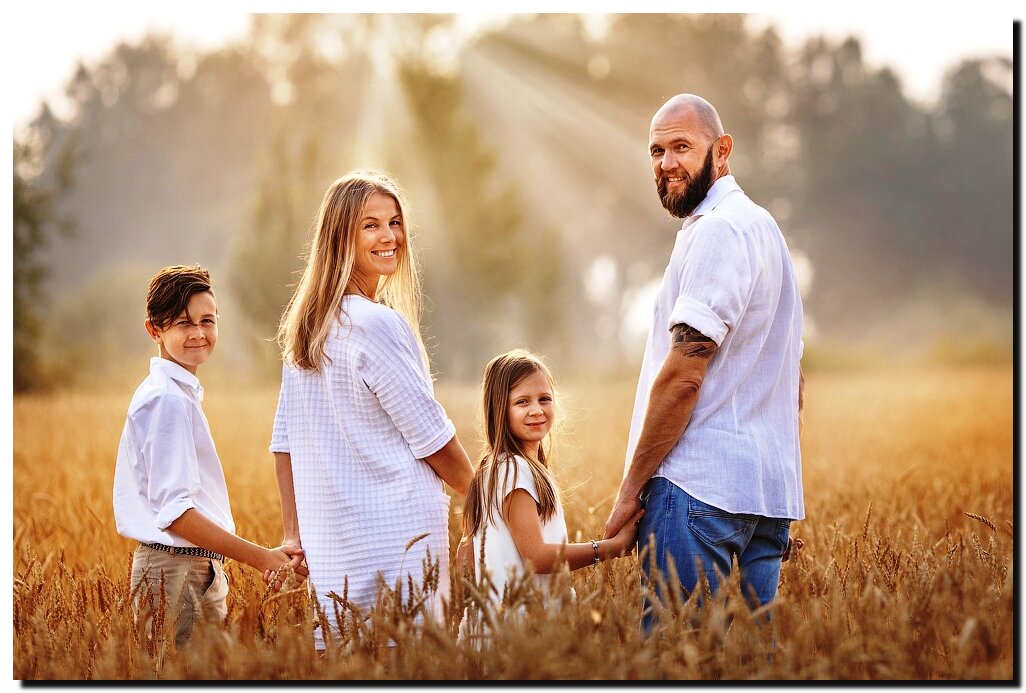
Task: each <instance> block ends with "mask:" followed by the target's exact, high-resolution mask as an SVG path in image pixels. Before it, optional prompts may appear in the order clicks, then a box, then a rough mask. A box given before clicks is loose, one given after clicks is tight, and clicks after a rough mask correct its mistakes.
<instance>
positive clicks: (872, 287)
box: [789, 38, 933, 336]
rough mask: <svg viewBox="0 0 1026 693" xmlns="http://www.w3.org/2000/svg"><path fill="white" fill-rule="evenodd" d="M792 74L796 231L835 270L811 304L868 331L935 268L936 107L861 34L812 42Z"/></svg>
mask: <svg viewBox="0 0 1026 693" xmlns="http://www.w3.org/2000/svg"><path fill="white" fill-rule="evenodd" d="M792 79H793V106H792V109H791V111H790V114H789V124H790V125H791V126H792V127H793V128H794V130H795V131H796V132H798V133H799V155H798V160H797V162H796V164H797V165H796V166H795V167H794V169H793V174H792V177H793V182H794V184H795V185H794V199H795V203H796V204H795V213H794V225H793V232H794V234H795V236H796V237H797V238H798V240H799V242H800V243H801V244H802V247H804V248H805V249H806V250H807V251H808V253H809V255H810V257H811V259H812V263H813V266H814V267H815V268H816V272H817V274H819V275H820V276H828V277H830V281H829V283H823V284H820V285H819V286H818V287H817V290H816V291H815V292H814V293H813V294H812V295H811V296H809V297H808V298H807V305H808V307H809V308H810V309H811V310H812V312H813V313H814V314H815V315H817V316H819V319H820V323H821V325H830V326H831V327H833V328H836V329H839V330H842V331H843V332H844V333H845V334H846V335H847V336H854V335H856V334H860V333H861V334H862V335H865V334H866V333H867V327H868V326H869V325H870V324H872V323H874V322H876V321H879V320H880V319H883V318H884V317H885V316H886V315H887V314H889V313H890V312H892V311H893V308H894V306H895V304H896V303H897V302H898V301H899V300H900V297H901V296H903V295H906V294H907V293H908V292H909V291H910V290H911V289H912V287H913V286H915V284H916V281H917V280H918V279H920V278H921V277H922V276H923V274H924V273H926V272H930V271H932V269H933V268H931V267H930V266H929V265H924V264H923V263H921V262H920V261H919V260H918V258H920V257H922V256H923V255H924V254H929V244H924V242H923V241H924V239H926V238H927V237H928V234H929V232H930V221H929V219H928V217H927V215H926V214H924V210H926V209H928V208H929V206H930V205H931V204H932V202H931V200H930V194H931V193H930V191H929V186H928V180H927V178H926V175H927V173H928V171H927V167H928V166H929V165H930V163H929V162H930V161H931V157H932V156H933V151H932V150H933V146H932V138H931V132H930V129H929V127H928V121H927V115H926V113H924V112H923V111H922V110H920V109H918V108H917V107H915V106H914V105H913V104H911V103H909V102H908V101H907V100H906V99H905V97H904V96H903V95H902V92H901V85H900V82H899V81H898V79H897V78H896V77H895V75H894V73H893V72H891V71H890V70H889V69H887V68H883V69H881V70H878V71H871V70H869V69H867V68H866V66H865V64H864V63H863V60H862V50H861V45H860V44H859V42H858V40H857V39H854V38H848V39H846V40H844V41H841V42H840V43H838V44H836V45H834V44H831V43H830V42H829V41H827V40H825V39H816V40H812V41H810V42H808V43H807V44H806V45H805V47H804V48H803V50H802V52H801V54H800V56H799V60H798V61H797V63H796V64H795V66H794V70H793V75H792Z"/></svg>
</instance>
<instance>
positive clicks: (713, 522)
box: [688, 498, 758, 546]
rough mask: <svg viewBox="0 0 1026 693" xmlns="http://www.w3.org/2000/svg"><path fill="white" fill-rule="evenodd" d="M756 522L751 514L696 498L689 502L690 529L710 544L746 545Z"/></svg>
mask: <svg viewBox="0 0 1026 693" xmlns="http://www.w3.org/2000/svg"><path fill="white" fill-rule="evenodd" d="M756 524H758V520H757V519H755V518H754V517H751V516H750V515H736V514H734V513H728V512H726V511H724V510H720V509H719V508H715V507H713V506H711V505H709V504H708V503H703V502H702V501H699V500H697V499H695V498H692V499H691V502H690V503H689V504H688V529H690V530H691V531H692V532H693V533H694V534H695V536H697V537H698V538H699V539H701V540H702V541H703V542H705V543H706V544H708V545H709V546H723V545H725V544H730V543H735V544H738V545H744V544H746V543H747V540H748V538H749V537H750V536H751V534H752V532H754V531H755V526H756ZM740 539H743V541H738V540H740Z"/></svg>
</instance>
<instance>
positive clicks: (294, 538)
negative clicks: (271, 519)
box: [274, 452, 303, 550]
mask: <svg viewBox="0 0 1026 693" xmlns="http://www.w3.org/2000/svg"><path fill="white" fill-rule="evenodd" d="M274 475H275V477H276V478H277V479H278V496H279V498H280V499H281V528H282V542H281V543H282V546H283V547H291V548H295V549H296V550H299V549H301V547H302V546H303V542H302V540H301V539H300V537H299V515H298V513H297V512H296V488H295V486H294V484H293V481H292V455H291V454H289V453H287V452H276V453H274Z"/></svg>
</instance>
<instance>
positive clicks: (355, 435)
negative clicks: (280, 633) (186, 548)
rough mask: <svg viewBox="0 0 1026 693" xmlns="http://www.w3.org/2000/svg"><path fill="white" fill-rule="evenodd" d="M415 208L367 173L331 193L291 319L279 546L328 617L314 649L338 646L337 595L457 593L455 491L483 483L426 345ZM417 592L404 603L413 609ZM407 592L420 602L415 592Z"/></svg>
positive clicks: (276, 439)
mask: <svg viewBox="0 0 1026 693" xmlns="http://www.w3.org/2000/svg"><path fill="white" fill-rule="evenodd" d="M414 238H415V236H414V234H413V233H412V219H411V218H410V211H409V207H408V206H407V204H406V200H405V197H404V195H403V194H402V192H401V191H400V189H399V186H398V184H397V183H396V182H395V181H394V180H393V179H392V178H391V177H390V176H388V175H386V174H384V173H380V172H374V171H357V172H354V173H351V174H348V175H345V176H343V177H341V178H339V179H338V180H336V181H335V182H334V183H332V184H331V186H330V187H329V188H328V190H327V191H326V192H325V194H324V198H323V200H322V202H321V207H320V211H319V212H318V215H317V222H316V226H315V227H314V230H313V237H312V240H311V244H310V250H309V257H308V259H307V263H306V268H305V269H304V270H303V275H302V278H301V279H300V281H299V285H298V286H297V287H296V291H295V293H294V294H293V296H292V299H291V300H290V301H289V304H288V307H287V308H286V309H285V313H284V315H283V316H282V319H281V325H280V330H279V333H278V340H279V344H280V346H281V349H282V359H283V362H284V363H283V367H282V378H281V390H280V393H279V398H278V409H277V412H276V414H275V417H274V429H273V433H272V438H271V446H270V450H271V452H272V453H273V454H274V460H275V471H276V474H277V478H278V489H279V493H280V497H281V506H282V522H283V534H284V540H283V542H282V544H283V545H285V546H289V547H292V548H293V549H294V550H298V549H299V548H300V547H302V548H303V549H305V555H306V559H307V564H308V566H309V568H310V582H311V583H312V585H313V587H314V589H315V590H316V592H317V599H318V600H319V604H320V607H321V609H323V611H324V614H325V616H326V618H327V620H328V625H329V626H330V627H329V628H327V629H321V628H318V629H317V630H316V631H315V633H314V646H315V647H316V649H318V650H322V651H324V650H328V649H330V648H331V644H332V641H333V640H334V642H335V643H338V642H339V638H340V636H341V632H340V629H341V628H342V626H343V624H341V623H338V621H337V618H336V614H339V613H340V610H339V609H337V605H338V602H337V601H336V600H335V599H333V598H332V594H335V595H338V596H340V597H342V598H343V599H344V600H345V605H346V606H347V607H355V608H356V610H357V612H358V614H360V615H361V616H360V617H361V618H362V617H363V616H366V614H367V613H368V612H369V611H370V609H371V608H372V607H373V606H374V605H375V603H376V598H377V595H378V587H379V582H380V581H382V580H383V581H384V584H385V585H387V586H389V587H392V586H394V585H396V583H397V582H398V584H399V585H401V586H402V587H403V588H405V587H406V586H407V585H408V584H409V583H410V582H411V581H412V583H413V585H414V586H415V587H417V588H419V587H430V586H429V585H426V584H425V583H426V582H427V580H426V578H428V577H430V575H431V574H432V572H431V571H426V570H425V563H426V560H425V559H428V558H430V559H431V560H432V561H438V563H439V568H438V572H437V573H436V574H435V576H436V578H437V584H436V585H435V587H436V589H435V591H434V593H433V595H428V596H429V597H430V598H429V599H428V601H427V607H428V608H427V612H428V614H429V615H430V616H431V617H432V618H435V619H438V620H440V619H441V617H442V616H443V613H444V608H443V604H444V602H445V601H446V600H447V599H448V596H449V496H448V495H447V494H446V493H445V490H444V487H443V482H445V483H447V484H448V485H449V486H450V487H451V488H452V489H453V490H454V491H456V492H457V493H458V494H460V495H461V496H463V495H466V493H467V487H468V486H469V485H470V480H471V477H472V476H473V468H472V467H471V465H470V458H469V457H467V453H466V451H465V450H464V448H463V445H462V444H461V443H460V440H459V438H458V437H457V436H456V429H455V427H454V425H453V423H452V421H450V420H449V417H448V416H447V415H446V413H445V410H444V409H443V408H442V405H441V404H439V402H438V401H437V400H436V399H435V397H434V389H433V385H432V381H431V375H430V371H429V369H428V359H427V354H426V352H425V350H424V346H423V344H422V342H421V337H420V300H421V289H420V274H419V272H418V270H417V262H416V253H415V248H414ZM408 597H409V595H405V596H404V597H403V601H404V602H406V601H407V598H408ZM410 598H411V597H410Z"/></svg>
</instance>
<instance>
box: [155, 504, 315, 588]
mask: <svg viewBox="0 0 1026 693" xmlns="http://www.w3.org/2000/svg"><path fill="white" fill-rule="evenodd" d="M168 530H169V531H171V532H174V533H175V534H177V535H178V536H180V537H182V538H183V539H185V540H186V541H189V542H192V543H193V544H195V545H196V546H202V547H203V548H204V549H207V550H208V551H213V552H214V553H220V554H223V555H225V556H227V557H228V558H231V559H234V560H236V561H239V562H240V563H245V564H246V565H248V566H251V567H253V568H256V569H257V570H259V571H260V572H261V573H264V574H265V576H266V575H267V573H268V571H275V570H278V569H279V568H281V567H282V565H285V564H289V563H290V564H291V565H292V568H293V570H295V571H296V573H297V574H298V575H300V576H302V577H305V576H306V575H307V574H308V572H307V570H306V568H304V567H303V566H301V565H299V562H300V561H301V560H303V556H302V554H297V555H295V556H291V557H290V556H289V555H287V554H286V553H285V552H284V551H282V550H281V548H277V549H267V548H264V547H263V546H259V545H257V544H254V543H253V542H251V541H246V540H245V539H243V538H242V537H239V536H236V535H234V534H232V533H231V532H228V531H226V530H225V529H223V528H222V527H221V526H220V525H218V524H217V523H215V522H213V521H212V520H211V519H210V518H208V517H206V516H205V515H204V514H203V513H201V512H200V511H199V510H197V509H196V508H189V509H188V510H186V511H185V512H184V513H182V514H181V515H180V516H179V517H178V519H176V520H175V521H174V522H172V523H171V524H170V525H169V526H168Z"/></svg>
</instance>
